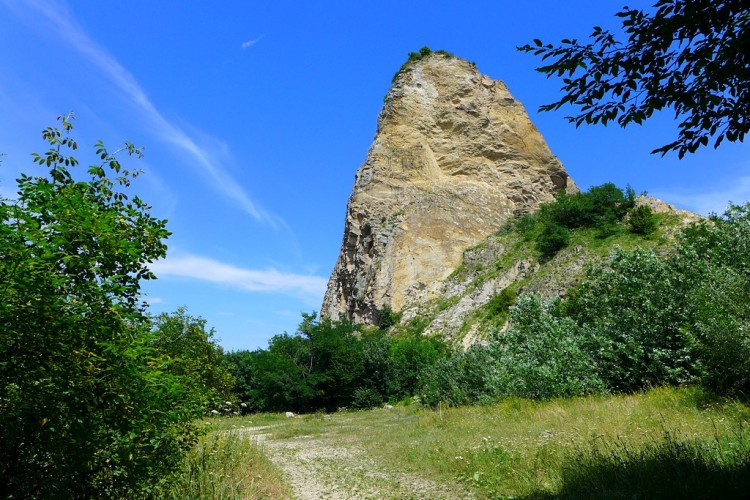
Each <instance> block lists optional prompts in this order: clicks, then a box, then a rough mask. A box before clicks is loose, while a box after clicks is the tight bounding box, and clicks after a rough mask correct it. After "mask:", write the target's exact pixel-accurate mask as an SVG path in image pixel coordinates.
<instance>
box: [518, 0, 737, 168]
mask: <svg viewBox="0 0 750 500" xmlns="http://www.w3.org/2000/svg"><path fill="white" fill-rule="evenodd" d="M616 16H617V17H619V18H620V19H621V20H622V30H623V31H624V33H625V34H626V35H627V41H626V42H622V41H620V40H618V39H617V38H616V36H615V34H613V33H612V32H610V31H608V30H605V29H602V28H600V27H595V28H594V31H593V34H592V35H591V41H590V42H589V43H579V42H578V40H562V42H561V45H559V46H554V45H552V44H547V45H545V44H544V43H543V42H542V41H541V40H538V39H537V40H534V43H533V45H524V46H523V47H519V50H521V51H524V52H533V53H534V54H535V55H538V56H541V57H542V59H543V60H548V59H549V60H551V63H550V64H547V65H545V66H541V67H540V68H537V70H538V71H540V72H542V73H544V74H546V75H547V77H550V76H557V77H563V87H562V88H561V90H562V92H563V94H564V95H563V97H562V99H560V100H559V101H557V102H554V103H551V104H546V105H544V106H542V107H541V108H540V109H541V110H542V111H550V110H557V109H560V108H561V107H562V106H564V105H566V104H570V105H573V106H577V107H579V108H580V112H579V113H578V114H576V115H573V116H569V117H567V119H568V121H570V122H572V123H575V124H576V126H579V125H581V124H584V123H585V124H596V123H602V124H604V125H606V124H607V123H608V122H610V121H615V120H616V121H617V123H618V124H619V125H620V126H622V127H625V126H627V125H629V124H631V123H636V124H640V123H642V122H643V121H644V120H646V119H648V118H649V117H651V116H652V115H653V113H654V112H656V111H660V110H662V109H665V108H671V109H673V110H674V112H675V116H676V118H677V119H679V120H681V121H680V123H679V132H678V135H677V139H676V140H675V141H673V142H671V143H669V144H666V145H664V146H661V147H659V148H657V149H655V150H654V151H653V153H661V154H662V155H664V154H666V153H668V152H670V151H677V153H678V155H679V157H680V158H682V157H683V156H684V155H685V154H686V153H693V152H695V151H696V150H697V149H698V148H700V147H701V146H706V145H708V144H709V139H712V140H713V141H714V142H713V145H714V147H718V146H719V145H720V144H721V143H722V141H723V140H724V139H726V140H728V141H731V142H734V141H740V142H742V141H743V140H744V137H745V134H746V133H747V132H748V130H750V120H748V116H750V86H748V85H747V82H748V81H750V50H749V49H748V47H750V4H748V2H747V0H658V1H657V2H656V3H655V4H654V7H653V9H652V11H647V10H638V9H631V8H629V7H623V9H622V10H621V11H619V12H618V13H617V14H616Z"/></svg>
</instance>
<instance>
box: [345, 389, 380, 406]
mask: <svg viewBox="0 0 750 500" xmlns="http://www.w3.org/2000/svg"><path fill="white" fill-rule="evenodd" d="M381 404H383V397H382V396H381V395H380V394H379V393H378V391H376V390H375V389H372V388H370V387H363V388H360V389H357V390H355V391H354V397H353V398H352V403H351V405H352V407H353V408H357V409H360V410H368V409H370V408H375V407H376V406H380V405H381Z"/></svg>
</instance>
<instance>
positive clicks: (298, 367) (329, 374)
mask: <svg viewBox="0 0 750 500" xmlns="http://www.w3.org/2000/svg"><path fill="white" fill-rule="evenodd" d="M448 353H449V350H448V348H447V347H446V345H445V344H444V343H443V342H440V341H439V340H437V339H433V338H428V337H423V336H421V335H419V333H416V332H412V333H410V332H405V333H404V334H402V335H400V336H397V337H391V336H389V335H388V334H387V333H386V331H385V330H383V329H377V328H373V327H364V326H362V325H357V326H355V325H352V324H350V323H348V322H332V321H330V320H327V319H324V320H322V321H319V320H318V319H317V317H316V316H315V315H314V314H310V315H307V314H303V321H302V323H301V324H300V327H299V329H298V331H297V333H296V334H295V335H289V334H283V335H277V336H275V337H273V338H272V339H271V340H270V342H269V345H268V348H267V349H258V350H255V351H236V352H231V353H227V354H226V355H225V359H226V361H227V368H228V369H229V371H230V372H232V374H233V375H234V377H235V379H236V381H237V383H236V386H235V391H236V393H237V395H238V397H239V398H240V400H242V402H243V403H244V404H246V405H247V406H246V411H294V412H309V411H314V410H321V409H322V410H328V411H333V410H336V409H338V408H342V407H348V408H371V407H373V406H377V405H380V404H382V403H383V402H386V401H399V400H402V399H404V398H408V397H411V396H413V395H415V394H417V393H418V392H419V391H420V388H421V387H422V385H423V383H424V380H423V376H424V374H425V373H426V372H427V370H428V369H429V368H430V367H431V366H433V365H434V364H435V363H436V362H438V360H441V359H444V358H446V356H448Z"/></svg>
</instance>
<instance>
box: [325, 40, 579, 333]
mask: <svg viewBox="0 0 750 500" xmlns="http://www.w3.org/2000/svg"><path fill="white" fill-rule="evenodd" d="M561 189H563V190H567V191H570V192H573V191H576V190H577V188H576V186H575V184H574V183H573V182H572V181H571V180H570V179H569V177H568V175H567V172H566V171H565V169H564V168H563V166H562V165H561V164H560V162H559V161H558V159H557V158H556V157H555V156H554V155H553V154H552V153H551V152H550V150H549V148H548V147H547V144H546V143H545V141H544V139H543V138H542V136H541V134H540V133H539V132H538V131H537V129H536V127H535V126H534V125H533V124H532V123H531V121H530V120H529V117H528V114H527V113H526V110H525V109H524V107H523V105H522V104H521V103H520V102H518V101H517V100H516V99H515V98H513V96H512V95H511V94H510V92H509V91H508V88H507V87H506V86H505V84H504V83H503V82H501V81H497V80H493V79H491V78H489V77H487V76H485V75H482V74H481V73H479V71H478V70H477V68H476V66H475V65H473V64H472V63H470V62H468V61H465V60H463V59H459V58H457V57H453V56H450V55H449V54H446V53H440V52H439V53H428V54H422V57H420V58H419V59H418V60H414V61H411V62H409V63H408V64H405V65H404V66H403V67H402V68H401V70H400V71H399V73H397V75H396V77H395V78H394V83H393V86H392V87H391V89H390V90H389V91H388V93H387V95H386V97H385V101H384V105H383V109H382V110H381V112H380V114H379V116H378V126H377V132H376V134H375V138H374V140H373V143H372V145H371V147H370V149H369V151H368V153H367V156H366V158H365V162H364V164H363V165H362V166H361V167H360V168H359V170H358V171H357V174H356V177H355V183H354V190H353V193H352V195H351V197H350V199H349V203H348V206H347V214H346V221H345V227H344V240H343V243H342V247H341V253H340V254H339V258H338V261H337V263H336V265H335V267H334V270H333V273H332V275H331V278H330V281H329V283H328V288H327V291H326V295H325V298H324V302H323V307H322V309H321V316H323V317H328V318H331V319H347V320H350V321H353V322H355V323H370V324H378V322H379V320H380V312H381V311H382V310H383V309H384V308H385V307H389V308H391V309H392V310H394V311H398V310H401V309H402V308H403V307H405V306H407V305H409V304H411V303H413V302H416V301H421V300H426V299H430V298H434V296H435V294H437V293H438V291H439V290H440V285H441V283H442V282H443V281H444V280H445V279H446V278H447V277H448V276H449V275H450V274H451V272H452V271H453V270H454V269H455V268H456V267H457V266H458V265H459V264H460V262H461V256H462V254H463V251H464V250H465V249H466V248H468V247H470V246H473V245H476V244H477V243H479V242H480V241H482V240H483V239H484V238H486V237H487V236H489V235H490V234H492V233H494V232H496V231H497V230H499V229H500V228H501V227H502V225H503V224H504V223H505V222H506V221H507V220H508V219H509V218H510V217H512V216H514V215H516V214H521V213H526V212H529V211H532V210H534V209H536V207H537V206H538V205H539V203H542V202H547V201H551V200H552V199H553V197H554V193H555V192H557V191H559V190H561Z"/></svg>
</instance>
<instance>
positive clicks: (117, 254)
mask: <svg viewBox="0 0 750 500" xmlns="http://www.w3.org/2000/svg"><path fill="white" fill-rule="evenodd" d="M60 120H61V129H58V128H52V127H50V128H47V129H46V130H45V131H44V132H43V135H42V136H43V138H44V140H45V141H46V142H47V143H48V145H49V150H48V151H47V152H46V153H44V154H42V155H34V156H33V158H34V161H35V163H37V164H39V165H40V166H43V167H46V168H47V169H48V171H47V175H46V176H39V177H31V176H28V175H26V174H22V175H21V177H20V179H18V194H19V197H18V200H17V201H15V202H7V201H0V219H1V222H0V256H1V258H0V277H1V278H2V279H1V281H2V284H3V286H2V287H0V353H2V359H0V442H1V443H2V446H3V453H0V491H2V492H3V493H4V494H5V495H6V496H9V497H12V498H93V497H102V496H111V497H118V498H124V497H142V496H149V495H151V494H153V492H154V488H156V487H157V486H158V485H159V483H160V482H163V481H166V480H168V478H169V475H170V473H171V472H172V471H174V470H175V468H176V467H178V465H179V462H180V459H181V456H182V454H183V453H184V452H186V451H187V449H189V448H190V446H191V445H192V444H193V443H194V442H195V439H196V438H197V435H198V432H197V429H196V428H195V426H194V425H193V419H194V418H195V417H197V416H199V415H200V414H201V413H202V412H203V411H205V408H202V405H201V404H200V401H199V400H196V399H195V398H194V396H195V393H192V392H190V390H191V388H193V385H192V384H193V382H194V379H193V378H192V377H191V376H188V375H186V374H185V373H180V372H179V371H176V370H173V369H172V368H173V367H174V366H175V360H174V359H173V358H172V357H171V356H170V355H169V354H168V353H166V352H163V351H161V350H160V348H159V345H158V343H157V339H156V338H155V333H154V331H152V328H151V324H150V321H149V320H148V318H147V317H146V315H145V311H144V309H143V306H142V305H141V304H140V303H139V298H140V295H139V291H140V284H141V280H144V279H151V278H153V277H154V276H153V274H152V273H151V272H150V271H149V269H148V267H147V264H148V263H149V262H151V261H153V260H155V259H158V258H162V257H164V255H165V252H166V245H165V244H164V241H163V240H164V239H165V238H167V236H168V235H169V232H168V231H167V230H166V221H163V220H159V219H156V218H154V217H152V216H151V215H150V213H149V209H150V207H149V206H148V205H147V204H146V203H144V202H143V201H142V200H140V199H139V198H138V197H133V198H132V199H130V198H129V197H128V194H127V192H126V188H127V187H128V186H129V185H130V182H131V181H132V180H133V179H134V178H135V177H136V172H130V171H128V170H127V169H124V168H123V166H122V165H121V163H120V161H119V160H118V159H117V157H116V156H115V155H114V154H112V153H110V152H109V151H108V150H107V149H106V148H105V147H104V145H103V144H101V143H98V144H97V145H96V149H95V151H96V156H97V157H98V160H99V162H98V163H97V164H95V165H93V166H91V167H90V168H89V169H88V174H89V175H88V177H87V178H86V180H76V178H83V177H84V176H81V175H77V176H76V177H74V175H73V173H72V169H73V168H75V167H76V165H77V164H78V160H77V159H76V158H74V157H72V156H66V152H67V151H69V150H76V149H77V144H76V142H75V141H74V140H73V139H72V138H71V137H70V131H71V130H72V128H73V125H72V122H71V117H70V116H66V117H61V118H60ZM124 152H126V153H128V154H131V155H132V154H135V155H137V154H139V151H138V149H136V148H135V147H134V146H133V145H132V144H129V143H126V145H125V148H124Z"/></svg>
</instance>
